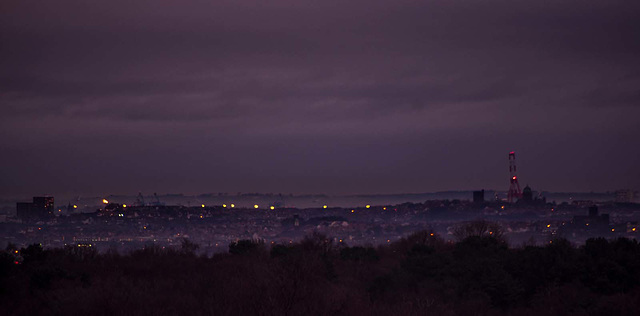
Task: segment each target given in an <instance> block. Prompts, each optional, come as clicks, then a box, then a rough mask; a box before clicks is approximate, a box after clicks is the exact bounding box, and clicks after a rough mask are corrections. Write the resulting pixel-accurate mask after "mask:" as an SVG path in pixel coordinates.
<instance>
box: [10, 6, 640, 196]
mask: <svg viewBox="0 0 640 316" xmlns="http://www.w3.org/2000/svg"><path fill="white" fill-rule="evenodd" d="M639 15H640V4H638V3H637V2H636V1H622V0H620V1H617V0H613V1H606V2H604V1H577V0H575V1H573V0H569V1H560V2H557V1H556V2H546V1H518V2H514V1H498V0H485V1H408V0H400V1H393V2H389V1H377V0H374V1H371V0H369V1H360V0H356V1H349V2H348V3H344V1H268V2H264V1H136V2H134V3H131V2H130V1H110V2H102V3H96V2H91V3H88V2H86V1H55V2H44V3H43V2H40V1H7V2H4V3H3V4H2V5H1V10H0V41H1V42H2V43H3V44H2V45H1V46H0V69H2V71H0V106H1V110H2V112H3V115H2V116H1V117H0V125H1V126H0V133H1V134H2V138H1V139H0V147H1V148H3V152H4V153H5V154H3V155H1V156H0V164H1V165H2V166H4V167H3V170H4V171H5V172H3V176H2V179H0V190H1V191H2V192H4V195H30V194H32V193H33V194H36V193H44V192H50V193H56V192H61V193H69V194H71V193H74V194H75V193H77V194H98V193H129V192H137V191H138V190H146V191H158V192H178V191H183V192H185V193H200V192H219V191H225V192H237V191H243V192H246V191H261V192H294V193H301V192H326V193H374V192H407V191H408V192H424V191H437V190H448V189H473V188H493V189H506V186H507V185H508V184H507V182H506V181H505V179H506V178H507V175H506V171H505V170H506V169H507V168H505V165H506V153H507V152H508V151H510V150H516V151H518V153H519V158H520V163H521V167H520V170H521V173H522V174H521V176H520V177H521V179H523V181H527V182H529V184H531V186H533V187H534V188H536V189H540V190H564V191H573V190H611V189H616V188H627V187H629V188H636V189H640V182H639V180H638V179H640V167H639V166H638V164H637V161H640V149H639V146H638V143H639V140H638V136H637V135H640V127H638V126H639V125H638V123H637V122H638V118H639V117H640V106H639V102H640V88H639V87H640V62H638V57H637V56H640V41H638V40H637V38H638V36H639V35H640V22H639V21H638V19H637V16H639Z"/></svg>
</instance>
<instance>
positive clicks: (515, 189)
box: [507, 151, 522, 203]
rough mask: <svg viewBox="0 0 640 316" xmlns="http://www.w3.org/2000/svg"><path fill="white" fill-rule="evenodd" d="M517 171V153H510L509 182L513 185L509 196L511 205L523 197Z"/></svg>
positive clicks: (510, 187)
mask: <svg viewBox="0 0 640 316" xmlns="http://www.w3.org/2000/svg"><path fill="white" fill-rule="evenodd" d="M516 171H517V170H516V153H515V152H513V151H512V152H510V153H509V181H510V182H511V185H510V186H509V194H508V195H507V200H508V201H509V203H513V202H515V200H516V199H519V198H520V197H522V191H520V184H519V183H518V176H517V175H516Z"/></svg>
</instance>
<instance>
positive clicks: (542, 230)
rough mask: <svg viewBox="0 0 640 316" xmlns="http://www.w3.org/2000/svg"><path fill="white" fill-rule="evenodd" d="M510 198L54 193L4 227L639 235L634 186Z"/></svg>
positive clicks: (78, 233)
mask: <svg viewBox="0 0 640 316" xmlns="http://www.w3.org/2000/svg"><path fill="white" fill-rule="evenodd" d="M504 195H505V193H504V192H496V191H485V190H479V191H472V192H471V191H461V192H440V193H429V194H415V195H372V196H364V195H362V196H347V197H330V196H326V195H306V196H293V195H287V196H283V195H280V194H277V195H276V194H238V195H228V194H207V195H200V196H183V195H163V196H158V195H157V194H154V195H153V196H149V197H145V196H143V195H142V194H141V193H140V194H138V196H137V197H126V196H107V197H103V198H90V199H77V200H76V201H74V202H66V203H57V204H56V201H55V199H54V197H53V196H38V197H33V199H32V201H31V202H18V203H17V204H16V207H15V213H13V214H4V215H2V216H1V217H0V221H1V223H0V226H1V227H2V231H3V232H4V233H3V236H2V237H3V241H4V244H5V246H6V245H8V244H12V245H17V246H25V245H28V244H33V243H37V244H41V245H42V246H43V247H45V248H55V247H64V246H69V245H72V246H77V247H96V249H98V251H106V250H108V249H116V250H119V251H127V250H133V249H139V248H142V247H145V246H148V245H158V246H161V247H176V246H179V245H180V244H181V242H182V241H183V240H185V239H188V240H190V241H191V242H194V243H196V244H198V245H200V251H201V252H202V253H206V254H214V253H217V252H226V251H227V250H228V245H229V244H230V243H232V242H235V241H238V240H245V239H252V240H260V241H262V242H265V243H267V244H287V243H293V242H297V241H299V240H300V239H301V238H303V237H304V236H308V235H310V234H312V233H314V232H320V233H323V234H326V235H327V236H329V237H331V238H332V239H333V240H334V241H335V242H336V243H345V244H348V245H363V246H375V245H380V244H385V243H390V242H394V241H397V240H399V239H401V238H403V237H406V236H407V235H409V234H411V233H413V232H416V231H420V230H425V229H426V230H431V231H434V232H437V233H438V234H439V235H441V236H442V237H443V238H444V239H447V240H453V238H454V237H453V233H452V231H453V229H454V228H455V226H456V225H458V224H460V223H464V222H468V221H473V220H478V219H484V220H487V221H492V222H495V223H498V224H499V225H500V226H501V227H502V228H503V231H504V236H505V237H506V239H507V240H508V241H509V243H510V245H511V246H519V245H524V244H531V245H534V244H535V245H540V244H544V243H550V242H553V240H555V239H558V238H565V239H568V240H569V241H571V242H574V243H578V244H579V243H583V242H584V241H585V240H586V239H588V238H591V237H606V238H614V237H627V238H634V239H636V238H637V237H638V234H640V230H639V229H640V227H639V225H638V224H639V222H640V204H638V203H636V202H637V198H638V193H637V192H635V191H632V190H619V191H615V192H608V193H584V194H574V195H568V194H566V193H547V192H535V191H533V190H532V189H531V188H529V187H528V186H527V187H525V188H524V189H523V190H522V192H521V193H520V196H519V197H518V198H517V200H516V201H515V202H512V203H509V202H508V201H507V200H506V199H505V198H504ZM438 197H447V198H441V199H437V198H438ZM465 197H466V198H465ZM549 197H551V198H552V199H553V200H551V199H550V198H549ZM588 198H591V199H588ZM403 199H404V200H405V202H403V203H382V202H383V201H401V200H403ZM417 199H422V201H421V202H417V201H415V200H417ZM558 200H561V202H558ZM367 201H369V202H367ZM347 203H353V205H356V206H351V207H347V206H345V204H347ZM336 204H338V205H336ZM299 205H302V206H299Z"/></svg>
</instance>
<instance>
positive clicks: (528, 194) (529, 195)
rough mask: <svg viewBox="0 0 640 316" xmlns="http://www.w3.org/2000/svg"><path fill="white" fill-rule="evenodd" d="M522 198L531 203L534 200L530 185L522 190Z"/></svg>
mask: <svg viewBox="0 0 640 316" xmlns="http://www.w3.org/2000/svg"><path fill="white" fill-rule="evenodd" d="M522 200H523V201H524V202H527V203H531V202H532V201H533V191H532V190H531V188H530V187H529V186H528V185H527V186H526V187H524V189H523V190H522Z"/></svg>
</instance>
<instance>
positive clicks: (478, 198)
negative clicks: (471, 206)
mask: <svg viewBox="0 0 640 316" xmlns="http://www.w3.org/2000/svg"><path fill="white" fill-rule="evenodd" d="M483 202H484V190H480V191H473V203H483Z"/></svg>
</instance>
